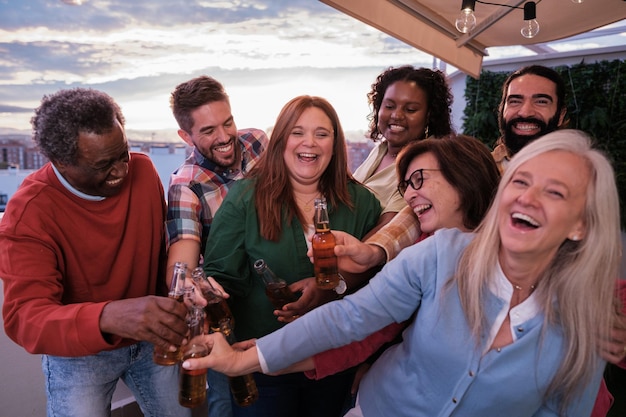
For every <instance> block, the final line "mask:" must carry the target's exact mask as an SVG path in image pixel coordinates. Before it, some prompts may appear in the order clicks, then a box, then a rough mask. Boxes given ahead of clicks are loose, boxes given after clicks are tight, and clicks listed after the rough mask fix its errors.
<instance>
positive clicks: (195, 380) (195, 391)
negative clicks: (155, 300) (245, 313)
mask: <svg viewBox="0 0 626 417" xmlns="http://www.w3.org/2000/svg"><path fill="white" fill-rule="evenodd" d="M187 319H188V321H187V323H188V325H189V339H190V340H189V343H188V344H186V345H185V347H184V348H183V358H182V359H183V361H185V360H187V359H191V358H201V357H203V356H206V355H208V354H209V350H208V348H207V347H206V345H204V344H203V343H200V342H199V341H198V340H197V337H198V336H201V335H203V334H204V319H205V314H204V310H203V308H202V307H200V306H196V305H194V306H192V307H191V308H190V310H189V316H188V318H187ZM178 386H179V389H178V402H179V403H180V405H182V406H183V407H188V408H194V407H198V406H199V405H201V404H202V403H203V402H204V401H205V400H206V369H193V370H191V369H185V368H183V367H182V366H181V367H180V375H179V379H178Z"/></svg>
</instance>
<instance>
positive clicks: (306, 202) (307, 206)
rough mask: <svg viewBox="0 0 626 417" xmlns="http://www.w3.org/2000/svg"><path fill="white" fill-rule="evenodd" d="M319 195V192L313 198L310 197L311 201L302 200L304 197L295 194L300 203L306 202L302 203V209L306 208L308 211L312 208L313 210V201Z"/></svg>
mask: <svg viewBox="0 0 626 417" xmlns="http://www.w3.org/2000/svg"><path fill="white" fill-rule="evenodd" d="M318 196H319V194H318V193H316V194H315V195H314V196H313V198H312V199H310V200H309V201H304V200H302V199H300V198H298V196H295V197H296V200H298V201H299V202H300V203H304V204H303V205H302V207H301V208H302V210H304V211H305V212H306V213H309V212H310V211H311V210H313V205H311V203H312V202H313V200H315V199H316V198H318Z"/></svg>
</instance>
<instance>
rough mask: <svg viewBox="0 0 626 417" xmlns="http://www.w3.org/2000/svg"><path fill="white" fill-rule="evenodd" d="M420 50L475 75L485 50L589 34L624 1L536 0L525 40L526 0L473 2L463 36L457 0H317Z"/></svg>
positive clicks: (614, 17) (620, 10) (624, 10)
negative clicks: (533, 26)
mask: <svg viewBox="0 0 626 417" xmlns="http://www.w3.org/2000/svg"><path fill="white" fill-rule="evenodd" d="M320 1H321V2H323V3H326V4H328V5H329V6H331V7H334V8H335V9H337V10H339V11H341V12H343V13H346V14H347V15H349V16H352V17H354V18H355V19H358V20H360V21H362V22H364V23H366V24H368V25H370V26H372V27H375V28H377V29H379V30H380V31H382V32H385V33H387V34H388V35H390V36H393V37H394V38H397V39H399V40H401V41H403V42H405V43H407V44H409V45H411V46H413V47H415V48H417V49H419V50H421V51H424V52H426V53H428V54H430V55H433V56H435V57H437V58H439V59H441V60H442V61H444V62H446V63H448V64H450V65H453V66H455V67H457V68H458V69H460V70H461V71H463V72H465V73H467V74H468V75H471V76H472V77H478V76H479V74H480V70H481V67H482V61H483V57H484V56H486V55H487V51H486V48H488V47H493V46H513V45H535V44H541V43H545V42H549V41H554V40H558V39H563V38H567V37H570V36H574V35H578V34H580V33H584V32H588V31H591V30H593V29H596V28H599V27H602V26H606V25H608V24H610V23H614V22H617V21H620V20H623V19H626V0H586V1H584V2H583V3H574V2H573V1H572V0H543V1H541V0H539V1H538V2H537V5H536V16H537V17H536V20H537V21H538V22H539V25H540V30H539V33H538V34H537V36H535V37H534V38H531V39H527V38H524V37H523V36H522V35H521V33H520V29H521V27H522V25H523V24H524V10H523V6H524V3H526V0H505V1H497V0H496V1H492V2H490V3H499V4H507V5H509V6H512V7H517V8H511V7H504V6H495V5H489V4H483V3H476V6H475V12H474V14H475V16H476V20H477V25H476V27H475V29H474V30H473V31H472V32H470V33H468V34H462V33H460V32H458V31H457V30H456V28H455V26H454V23H455V20H456V18H457V16H458V15H459V14H460V11H461V0H420V1H417V0H320Z"/></svg>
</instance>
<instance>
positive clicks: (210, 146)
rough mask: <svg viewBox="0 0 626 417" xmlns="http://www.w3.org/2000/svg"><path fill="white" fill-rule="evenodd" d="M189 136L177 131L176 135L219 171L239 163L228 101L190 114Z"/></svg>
mask: <svg viewBox="0 0 626 417" xmlns="http://www.w3.org/2000/svg"><path fill="white" fill-rule="evenodd" d="M191 117H192V118H193V127H192V129H191V133H188V132H185V131H184V130H179V131H178V135H179V136H180V137H181V138H182V139H183V140H184V141H185V142H187V144H189V145H191V146H195V147H196V149H198V151H199V152H200V153H201V154H202V155H203V156H204V157H205V158H207V159H208V160H210V161H212V162H213V163H215V164H216V165H218V166H220V167H222V168H234V167H236V166H237V165H238V163H239V162H240V156H241V150H240V149H239V146H237V126H236V125H235V120H234V118H233V115H232V114H231V111H230V104H229V103H228V101H223V100H222V101H213V102H210V103H207V104H204V105H202V106H200V107H198V108H197V109H195V110H194V111H192V112H191Z"/></svg>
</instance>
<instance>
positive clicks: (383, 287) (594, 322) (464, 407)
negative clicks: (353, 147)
mask: <svg viewBox="0 0 626 417" xmlns="http://www.w3.org/2000/svg"><path fill="white" fill-rule="evenodd" d="M620 251H621V242H620V236H619V203H618V197H617V189H616V186H615V180H614V173H613V170H612V168H611V165H610V163H609V162H608V160H607V159H606V158H605V157H604V156H603V155H602V154H601V153H599V152H598V151H596V150H594V149H592V148H591V144H590V140H589V138H588V137H587V136H585V135H584V134H583V133H581V132H578V131H573V130H560V131H557V132H554V133H551V134H549V135H546V136H545V137H543V138H541V139H538V140H536V141H534V142H533V143H531V144H529V145H527V146H526V147H524V148H523V149H522V150H521V151H520V152H519V153H518V154H517V155H516V156H515V158H513V159H512V161H511V164H510V166H509V167H508V168H507V170H506V171H505V172H504V175H503V178H502V180H501V182H500V185H499V187H498V191H497V194H496V196H495V199H494V203H493V205H492V207H491V208H490V209H489V211H488V213H487V215H486V218H485V220H484V221H483V223H482V224H481V225H480V226H479V227H478V229H477V231H476V232H475V233H463V232H461V231H459V230H457V229H445V230H440V231H438V232H436V233H435V234H434V235H433V236H432V237H431V238H429V239H426V240H424V241H423V242H421V243H419V244H416V245H414V246H411V247H409V248H407V249H405V250H403V251H402V252H401V253H400V255H398V257H397V258H396V259H394V260H393V261H391V262H390V263H389V264H387V266H385V267H384V268H383V270H382V271H381V272H380V273H379V274H378V275H377V276H376V277H375V278H373V279H372V280H371V281H370V283H369V284H368V285H367V286H366V287H364V288H363V289H362V290H361V291H359V292H357V293H355V294H353V295H351V296H348V297H346V298H344V299H343V300H341V301H337V302H333V303H329V304H326V305H324V306H322V307H320V308H318V309H315V310H313V311H311V312H310V313H308V314H307V315H305V316H303V317H302V318H300V319H298V320H296V321H295V322H293V323H291V324H289V325H287V326H285V327H284V328H283V329H281V330H279V331H277V332H275V333H272V334H270V335H268V336H266V337H263V338H261V339H258V340H257V342H256V346H255V347H252V348H250V349H248V350H246V351H242V352H238V351H232V350H231V349H230V347H229V346H228V345H227V344H226V343H225V342H224V340H223V338H220V337H216V336H208V337H207V338H206V340H207V344H209V345H210V346H211V347H212V348H213V351H212V353H211V355H209V356H208V357H206V358H204V359H200V360H198V361H188V362H185V364H184V365H183V366H185V367H187V368H196V367H211V368H215V369H218V370H220V371H221V372H225V373H227V374H239V373H245V372H249V371H251V370H259V369H260V370H262V371H263V372H266V373H271V372H276V371H278V370H280V369H283V368H285V367H288V366H289V365H291V364H292V363H294V362H296V361H299V360H301V359H303V358H306V357H308V356H310V355H312V354H315V353H317V352H320V351H323V350H326V349H329V348H333V347H337V346H341V345H344V344H346V343H349V342H351V341H353V340H359V339H362V338H363V337H365V336H367V335H368V334H369V333H371V332H372V331H374V330H376V329H379V328H381V327H383V326H385V325H387V324H389V323H391V322H394V321H396V322H399V321H402V320H406V319H407V318H408V317H410V315H411V314H413V313H414V312H415V311H416V310H417V312H418V314H417V316H416V319H415V321H414V322H413V323H412V324H411V325H410V326H409V327H408V328H407V330H406V331H405V332H404V334H403V336H404V340H403V342H402V343H400V344H398V345H396V346H394V347H392V348H390V349H388V350H387V351H386V352H385V353H384V354H383V355H382V356H381V357H380V358H379V359H378V360H377V361H376V362H375V363H374V365H373V366H372V368H371V369H370V371H369V372H368V373H367V374H366V376H365V377H364V378H363V380H362V381H361V385H360V391H359V396H358V398H357V405H356V407H355V408H354V409H352V410H350V411H349V412H348V414H347V415H348V416H361V415H364V416H378V415H394V416H411V417H416V416H417V417H419V416H433V415H440V416H444V415H452V414H454V415H472V416H505V415H506V416H507V417H530V416H566V415H567V416H584V415H589V414H590V413H591V410H592V407H593V404H594V400H595V398H596V395H597V393H598V387H599V384H600V381H601V379H602V373H603V369H604V364H605V362H604V361H603V360H602V359H601V358H600V356H599V347H598V344H597V340H598V339H597V337H598V335H599V336H600V337H608V336H609V333H610V329H611V326H612V324H613V322H614V320H615V319H616V318H617V313H616V312H617V311H618V308H619V307H620V306H618V305H617V304H618V301H617V298H616V296H615V279H616V278H615V277H617V271H618V265H619V260H620Z"/></svg>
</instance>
